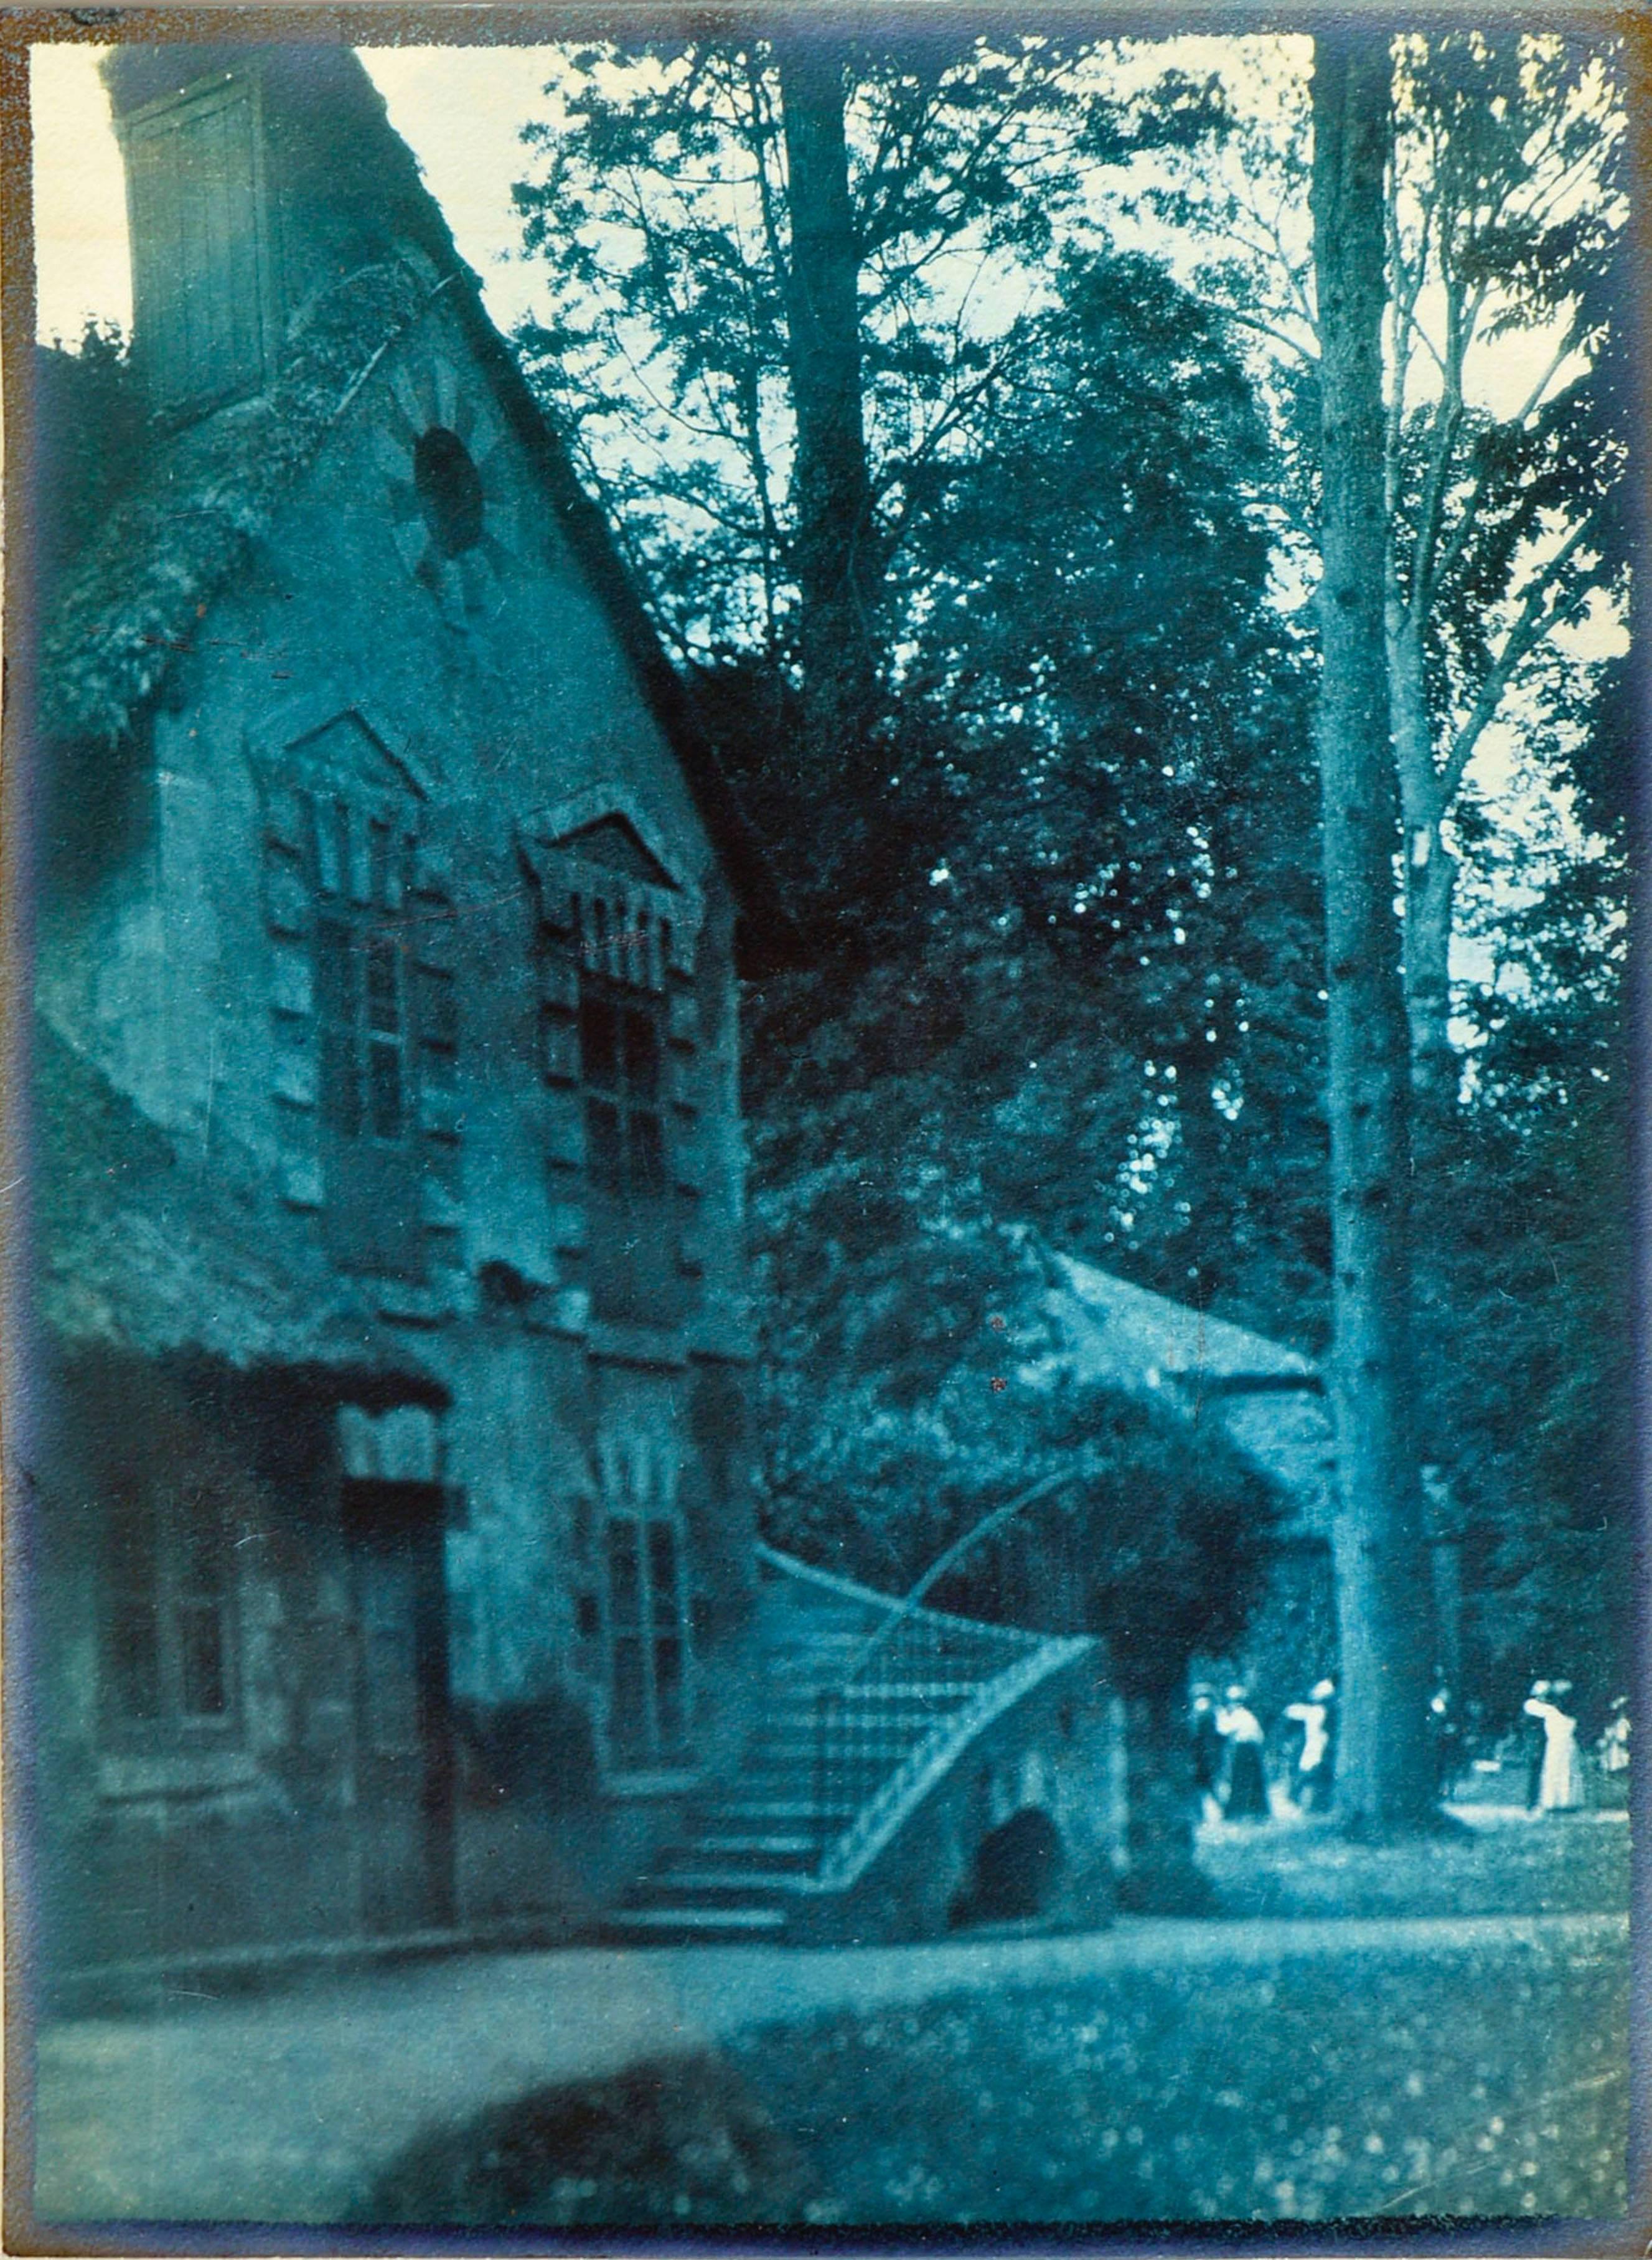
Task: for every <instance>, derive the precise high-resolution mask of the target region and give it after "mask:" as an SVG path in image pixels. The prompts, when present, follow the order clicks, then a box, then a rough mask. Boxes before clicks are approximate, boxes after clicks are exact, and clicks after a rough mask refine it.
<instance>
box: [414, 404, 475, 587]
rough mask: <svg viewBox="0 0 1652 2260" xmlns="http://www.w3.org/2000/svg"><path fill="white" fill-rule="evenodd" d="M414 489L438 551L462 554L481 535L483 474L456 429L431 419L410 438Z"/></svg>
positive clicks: (448, 553) (426, 525) (471, 547)
mask: <svg viewBox="0 0 1652 2260" xmlns="http://www.w3.org/2000/svg"><path fill="white" fill-rule="evenodd" d="M413 491H414V493H415V494H416V495H417V496H418V506H419V509H420V510H421V511H423V513H424V518H425V527H426V532H427V533H429V535H430V538H431V541H432V543H433V546H434V547H435V548H436V549H437V551H438V552H439V553H440V555H442V556H443V557H461V556H462V555H463V554H464V553H465V551H466V550H467V549H474V548H475V547H476V544H477V542H478V541H480V540H481V539H482V522H483V513H484V510H485V507H486V504H485V498H484V497H483V491H482V477H481V474H480V473H479V472H478V471H477V469H476V465H475V464H474V463H473V462H472V461H471V460H470V454H469V450H468V448H467V447H466V446H465V443H464V441H463V440H461V438H460V436H459V434H458V433H457V432H450V431H449V430H448V429H447V426H446V425H445V424H433V425H432V426H431V427H430V429H429V431H428V432H425V433H421V434H420V436H419V437H418V439H417V440H415V441H414V443H413Z"/></svg>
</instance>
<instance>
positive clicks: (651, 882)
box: [522, 794, 701, 1328]
mask: <svg viewBox="0 0 1652 2260" xmlns="http://www.w3.org/2000/svg"><path fill="white" fill-rule="evenodd" d="M595 800H596V796H595V795H594V794H593V795H592V796H590V797H589V798H588V799H587V800H586V801H584V802H583V803H571V804H569V805H567V806H566V807H565V808H564V809H563V810H560V811H554V812H547V815H546V816H545V817H544V818H542V819H540V820H539V822H538V823H537V824H536V825H535V826H533V827H531V828H530V827H528V826H525V827H524V832H523V837H522V847H523V853H524V855H525V858H526V861H527V862H528V865H529V868H530V869H531V870H532V871H533V876H534V878H535V880H536V882H537V885H538V892H539V908H540V919H539V933H538V937H537V943H538V959H539V989H540V1060H541V1068H542V1073H543V1076H544V1080H545V1084H546V1085H547V1094H546V1103H545V1110H544V1120H545V1128H546V1159H547V1165H548V1169H549V1173H550V1177H551V1194H552V1199H553V1202H554V1205H555V1211H556V1214H557V1217H558V1219H559V1228H561V1229H564V1230H567V1231H568V1232H569V1234H570V1238H569V1240H567V1241H563V1242H562V1243H561V1245H562V1246H564V1247H565V1248H567V1249H568V1252H569V1253H570V1254H571V1253H577V1254H578V1255H581V1256H583V1283H584V1284H585V1285H586V1287H587V1288H588V1291H589V1292H590V1309H591V1313H592V1315H593V1317H595V1318H597V1319H601V1320H612V1321H614V1322H616V1323H618V1324H621V1325H629V1326H638V1327H664V1328H671V1327H678V1326H680V1325H681V1324H682V1323H683V1318H684V1316H685V1314H686V1312H687V1310H688V1308H689V1306H690V1301H691V1299H692V1296H693V1293H694V1289H693V1287H692V1285H691V1284H690V1282H691V1281H692V1280H693V1279H694V1278H695V1277H696V1276H697V1271H698V1259H697V1243H696V1241H695V1239H694V1227H695V1216H696V1211H697V1205H698V1202H699V1198H700V1190H699V1175H698V1160H697V1156H698V1150H699V1148H698V1121H697V1116H698V1106H697V1098H696V1091H697V1084H696V1069H695V1058H694V1054H695V1047H696V1043H697V1027H698V1020H697V1000H696V997H695V993H694V963H695V948H696V940H697V933H698V929H699V925H700V919H701V904H700V899H699V897H698V896H697V893H696V892H695V890H693V888H692V887H690V886H689V885H686V884H684V883H683V881H682V880H681V879H680V878H679V877H678V876H676V874H675V873H674V872H673V871H672V869H670V867H669V864H668V863H667V862H666V861H665V859H664V855H663V852H662V843H661V842H660V841H659V840H658V839H657V838H656V837H654V835H653V827H652V826H649V825H648V824H647V819H646V817H643V816H641V815H640V812H638V811H636V810H635V809H634V808H631V807H628V806H627V807H624V808H616V807H614V806H613V805H612V804H611V803H610V805H609V807H608V808H607V809H606V810H604V809H603V808H602V807H601V805H600V803H598V804H597V806H595V807H593V806H592V802H593V801H595ZM547 835H548V836H547Z"/></svg>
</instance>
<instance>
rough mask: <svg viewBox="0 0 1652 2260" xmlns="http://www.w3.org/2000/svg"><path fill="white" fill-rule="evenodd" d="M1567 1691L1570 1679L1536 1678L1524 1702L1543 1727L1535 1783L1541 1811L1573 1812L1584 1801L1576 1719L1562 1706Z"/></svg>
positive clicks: (1568, 1690) (1528, 1715)
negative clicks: (1540, 1758)
mask: <svg viewBox="0 0 1652 2260" xmlns="http://www.w3.org/2000/svg"><path fill="white" fill-rule="evenodd" d="M1540 1689H1541V1692H1540ZM1570 1693H1571V1682H1570V1679H1556V1680H1554V1681H1552V1682H1551V1681H1547V1680H1539V1681H1538V1683H1537V1684H1536V1686H1534V1688H1533V1690H1532V1691H1531V1693H1530V1694H1529V1695H1528V1696H1527V1699H1526V1702H1525V1705H1524V1709H1525V1711H1526V1714H1527V1717H1528V1718H1532V1719H1536V1720H1539V1721H1540V1723H1541V1727H1542V1729H1543V1762H1542V1767H1541V1771H1540V1773H1539V1775H1538V1784H1537V1809H1538V1811H1539V1812H1540V1813H1572V1812H1575V1811H1576V1810H1577V1806H1580V1805H1581V1804H1582V1803H1583V1801H1584V1795H1583V1769H1582V1767H1581V1766H1580V1765H1579V1763H1578V1762H1577V1720H1576V1719H1575V1718H1574V1717H1573V1716H1572V1714H1571V1713H1570V1712H1569V1711H1567V1710H1566V1709H1565V1708H1564V1707H1563V1705H1564V1702H1565V1699H1566V1698H1567V1697H1569V1696H1570Z"/></svg>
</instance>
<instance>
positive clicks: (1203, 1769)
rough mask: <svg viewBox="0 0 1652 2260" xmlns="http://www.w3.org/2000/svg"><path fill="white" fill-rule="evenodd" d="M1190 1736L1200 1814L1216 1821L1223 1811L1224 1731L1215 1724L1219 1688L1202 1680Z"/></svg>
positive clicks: (1196, 1693)
mask: <svg viewBox="0 0 1652 2260" xmlns="http://www.w3.org/2000/svg"><path fill="white" fill-rule="evenodd" d="M1188 1739H1189V1741H1190V1744H1191V1750H1192V1759H1193V1786H1194V1788H1195V1789H1196V1790H1197V1791H1198V1800H1199V1809H1200V1813H1201V1817H1202V1818H1203V1819H1205V1820H1215V1819H1216V1818H1217V1817H1218V1815H1219V1813H1220V1811H1221V1803H1220V1799H1219V1796H1218V1794H1217V1791H1218V1785H1219V1782H1220V1780H1221V1774H1222V1734H1221V1729H1220V1727H1219V1726H1218V1725H1217V1723H1216V1690H1215V1689H1214V1688H1213V1687H1212V1686H1211V1685H1210V1684H1209V1683H1208V1682H1207V1681H1205V1680H1203V1679H1201V1680H1199V1681H1198V1682H1197V1683H1196V1684H1195V1685H1194V1689H1193V1718H1192V1725H1191V1731H1190V1734H1189V1737H1188Z"/></svg>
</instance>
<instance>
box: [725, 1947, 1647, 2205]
mask: <svg viewBox="0 0 1652 2260" xmlns="http://www.w3.org/2000/svg"><path fill="white" fill-rule="evenodd" d="M732 2060H733V2063H734V2064H735V2065H736V2066H737V2067H738V2069H739V2070H740V2075H741V2077H742V2078H743V2079H744V2080H745V2082H746V2083H747V2085H748V2088H749V2090H750V2092H752V2093H753V2095H754V2097H756V2098H761V2099H762V2104H763V2105H764V2106H765V2107H766V2109H767V2110H768V2112H769V2113H770V2115H771V2116H772V2118H773V2119H774V2121H775V2122H776V2125H777V2126H779V2127H780V2128H783V2129H784V2130H785V2131H786V2133H787V2134H788V2135H790V2138H791V2139H792V2141H793V2142H796V2143H797V2146H798V2148H799V2149H800V2150H801V2152H802V2153H803V2154H804V2156H806V2157H807V2159H808V2160H809V2162H810V2163H811V2165H812V2167H813V2169H814V2171H815V2173H816V2175H817V2176H818V2178H819V2184H820V2185H821V2191H822V2193H823V2199H824V2202H823V2203H822V2204H821V2205H820V2206H819V2209H818V2210H817V2211H816V2214H815V2217H816V2218H817V2219H826V2220H834V2221H850V2222H854V2221H938V2220H939V2221H992V2220H1019V2221H1026V2220H1033V2221H1037V2220H1044V2221H1120V2220H1138V2219H1161V2220H1163V2219H1171V2220H1186V2221H1200V2220H1205V2221H1209V2220H1218V2219H1241V2220H1244V2219H1249V2220H1275V2219H1286V2220H1290V2219H1298V2220H1308V2221H1317V2220H1324V2219H1327V2218H1330V2217H1333V2216H1335V2215H1339V2214H1340V2215H1349V2214H1514V2215H1521V2214H1526V2215H1535V2214H1581V2215H1591V2216H1605V2215H1611V2214H1619V2213H1621V2212H1622V2211H1623V2210H1624V2207H1625V2206H1626V2205H1627V2188H1626V2184H1625V2179H1624V2173H1625V2162H1624V2146H1625V2142H1626V2141H1627V2127H1628V2092H1627V2089H1628V2081H1627V1955H1623V1956H1611V1957H1610V1958H1608V1957H1603V1956H1600V1955H1599V1954H1598V1952H1594V1951H1591V1952H1587V1953H1581V1954H1580V1953H1577V1952H1576V1951H1568V1950H1566V1949H1563V1948H1559V1947H1555V1948H1537V1949H1532V1948H1527V1947H1520V1948H1509V1949H1498V1951H1497V1952H1496V1953H1495V1954H1492V1955H1487V1954H1485V1953H1484V1952H1481V1953H1478V1954H1476V1953H1462V1952H1455V1953H1454V1952H1442V1953H1439V1954H1434V1955H1427V1956H1420V1955H1416V1954H1412V1955H1406V1956H1398V1955H1397V1956H1384V1955H1383V1954H1381V1953H1365V1954H1362V1955H1359V1956H1349V1957H1348V1960H1347V1961H1345V1962H1324V1961H1315V1962H1312V1963H1296V1964H1294V1965H1293V1964H1291V1963H1282V1964H1281V1965H1280V1966H1278V1967H1277V1969H1275V1970H1271V1971H1266V1972H1256V1971H1247V1972H1244V1973H1243V1974H1240V1973H1237V1972H1235V1973H1234V1974H1233V1975H1232V1976H1227V1975H1223V1976H1221V1977H1213V1976H1212V1974H1211V1973H1208V1972H1198V1973H1191V1974H1189V1973H1184V1974H1180V1975H1178V1974H1177V1973H1176V1971H1174V1970H1163V1971H1162V1972H1155V1973H1154V1974H1153V1975H1152V1976H1151V1977H1146V1978H1144V1977H1141V1976H1140V1975H1133V1976H1131V1977H1128V1978H1124V1979H1120V1980H1119V1981H1116V1982H1115V1983H1113V1984H1111V1985H1087V1986H1083V1987H1073V1988H1062V1989H1060V1990H1058V1991H1051V1992H1045V1993H1041V1994H1033V1995H1019V1996H1018V1997H1016V1998H1015V1999H1013V2000H1004V2001H998V2000H993V1999H978V1998H976V1999H967V2000H966V1999H959V2000H955V2001H952V2002H950V2003H945V2004H940V2005H937V2006H933V2007H931V2008H927V2009H926V2010H924V2011H923V2012H921V2013H910V2014H901V2015H898V2016H887V2015H885V2016H874V2017H869V2018H865V2019H857V2018H854V2017H840V2018H837V2019H834V2020H832V2021H830V2022H829V2023H826V2024H823V2025H821V2026H819V2027H818V2028H815V2029H813V2030H812V2031H805V2032H794V2033H787V2034H770V2035H757V2036H754V2037H753V2038H751V2039H750V2040H748V2041H747V2042H745V2043H744V2044H743V2045H740V2046H739V2047H737V2048H736V2049H734V2050H733V2056H732Z"/></svg>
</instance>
